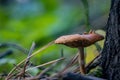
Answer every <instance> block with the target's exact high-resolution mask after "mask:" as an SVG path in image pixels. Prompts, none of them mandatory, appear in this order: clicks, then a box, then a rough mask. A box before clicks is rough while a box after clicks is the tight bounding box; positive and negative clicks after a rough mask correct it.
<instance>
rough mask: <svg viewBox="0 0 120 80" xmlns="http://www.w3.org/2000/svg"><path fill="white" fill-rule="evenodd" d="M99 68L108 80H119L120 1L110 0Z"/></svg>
mask: <svg viewBox="0 0 120 80" xmlns="http://www.w3.org/2000/svg"><path fill="white" fill-rule="evenodd" d="M106 27H107V31H106V40H105V43H104V48H103V51H102V53H101V57H102V58H101V66H102V68H103V73H104V77H105V78H106V79H108V80H120V0H111V9H110V14H109V18H108V22H107V26H106Z"/></svg>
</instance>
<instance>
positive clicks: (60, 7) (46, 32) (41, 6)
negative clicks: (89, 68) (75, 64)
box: [0, 0, 109, 72]
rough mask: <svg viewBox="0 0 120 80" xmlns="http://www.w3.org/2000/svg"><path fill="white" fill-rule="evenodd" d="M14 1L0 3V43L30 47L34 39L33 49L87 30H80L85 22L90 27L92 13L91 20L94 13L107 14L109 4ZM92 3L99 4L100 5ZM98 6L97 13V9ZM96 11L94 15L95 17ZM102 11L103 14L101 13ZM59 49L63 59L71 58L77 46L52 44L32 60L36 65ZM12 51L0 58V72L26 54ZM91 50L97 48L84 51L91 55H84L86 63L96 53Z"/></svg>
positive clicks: (52, 57) (58, 55) (51, 56)
mask: <svg viewBox="0 0 120 80" xmlns="http://www.w3.org/2000/svg"><path fill="white" fill-rule="evenodd" d="M17 1H18V2H13V3H12V2H11V3H10V5H8V4H3V5H0V43H3V42H10V43H16V44H20V45H22V46H24V48H29V46H30V45H31V43H32V42H33V41H35V42H36V49H35V51H36V50H37V49H39V48H41V46H43V45H45V44H46V43H48V42H50V41H52V40H54V39H56V38H57V37H58V36H60V35H65V34H73V33H82V32H84V31H86V30H87V31H88V30H89V29H87V28H85V29H84V28H82V29H81V27H82V26H83V25H84V24H85V25H86V26H88V27H89V26H90V27H91V28H92V26H91V25H90V22H91V21H89V20H88V18H89V17H90V18H91V16H92V20H94V19H96V16H99V17H101V16H103V15H106V13H108V10H109V5H108V4H107V5H106V3H108V2H109V0H106V2H105V0H97V1H96V0H91V1H89V0H88V2H87V0H82V1H83V3H82V2H81V1H80V2H79V1H78V2H77V1H73V2H71V3H70V2H66V1H64V0H26V2H24V0H23V2H19V1H20V0H17ZM21 1H22V0H21ZM102 1H103V2H104V4H103V3H102ZM81 4H83V5H81ZM88 4H92V6H91V5H89V9H90V10H89V11H92V12H90V14H89V11H88ZM93 5H96V6H97V5H99V7H96V6H93ZM83 6H84V7H83ZM97 9H98V10H99V12H97V11H96V10H97ZM95 13H97V14H96V15H95V17H94V14H95ZM101 13H103V14H102V15H100V14H101ZM88 15H89V16H88ZM99 23H100V22H99ZM81 25H82V26H81ZM78 26H79V27H78ZM76 30H77V31H76ZM100 44H103V42H100ZM61 48H63V50H64V56H65V57H66V58H69V57H72V56H73V55H75V53H77V49H72V48H68V47H66V46H62V45H61V46H60V45H52V46H51V47H49V48H47V49H46V50H45V51H43V52H41V53H40V54H37V55H36V56H34V57H33V58H32V59H31V60H32V61H33V63H35V64H37V65H38V64H42V63H45V62H48V61H51V60H53V59H57V58H59V57H60V56H61V54H60V51H61ZM10 49H11V48H10ZM5 50H6V49H3V48H1V49H0V52H1V53H2V52H3V51H5ZM12 50H13V51H14V53H13V54H12V55H11V56H7V57H5V58H4V59H3V60H0V72H8V71H9V70H11V68H12V67H13V64H17V63H18V62H20V61H21V60H22V59H24V58H26V56H27V55H25V54H23V53H22V52H20V51H17V50H15V49H13V48H12ZM94 50H96V48H95V47H94V46H91V47H89V48H86V54H87V55H90V56H87V59H86V62H87V63H88V62H89V61H90V60H92V59H93V57H94V56H95V55H96V54H93V52H94ZM3 67H5V68H3ZM7 68H9V69H7Z"/></svg>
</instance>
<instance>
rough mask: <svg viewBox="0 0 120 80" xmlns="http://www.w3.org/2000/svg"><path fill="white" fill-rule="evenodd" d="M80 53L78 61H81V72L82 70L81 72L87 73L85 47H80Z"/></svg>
mask: <svg viewBox="0 0 120 80" xmlns="http://www.w3.org/2000/svg"><path fill="white" fill-rule="evenodd" d="M78 53H79V57H78V62H79V66H80V72H81V74H85V73H86V71H85V59H84V57H85V56H84V48H83V47H79V48H78Z"/></svg>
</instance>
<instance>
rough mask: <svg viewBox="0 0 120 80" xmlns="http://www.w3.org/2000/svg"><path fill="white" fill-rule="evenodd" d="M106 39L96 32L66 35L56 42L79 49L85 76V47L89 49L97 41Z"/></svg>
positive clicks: (80, 62) (81, 69) (82, 71)
mask: <svg viewBox="0 0 120 80" xmlns="http://www.w3.org/2000/svg"><path fill="white" fill-rule="evenodd" d="M103 39H104V37H103V36H102V35H100V34H97V33H95V32H94V31H90V32H89V33H85V34H82V35H80V34H73V35H65V36H61V37H59V38H57V39H56V40H55V43H56V44H64V45H66V46H69V47H72V48H78V53H79V59H78V62H79V65H80V72H81V74H85V73H86V71H85V60H84V47H88V46H90V45H92V44H94V43H95V42H97V41H100V40H103Z"/></svg>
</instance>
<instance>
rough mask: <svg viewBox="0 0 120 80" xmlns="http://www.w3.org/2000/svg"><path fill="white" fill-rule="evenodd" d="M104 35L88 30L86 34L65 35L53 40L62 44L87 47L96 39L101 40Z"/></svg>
mask: <svg viewBox="0 0 120 80" xmlns="http://www.w3.org/2000/svg"><path fill="white" fill-rule="evenodd" d="M103 39H104V37H103V36H102V35H100V34H97V33H95V32H90V33H88V34H86V33H85V34H82V35H80V34H73V35H65V36H61V37H59V38H57V39H56V40H55V43H56V44H64V45H66V46H69V47H87V46H90V45H92V44H94V43H95V42H97V41H100V40H103Z"/></svg>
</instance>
